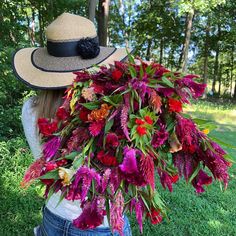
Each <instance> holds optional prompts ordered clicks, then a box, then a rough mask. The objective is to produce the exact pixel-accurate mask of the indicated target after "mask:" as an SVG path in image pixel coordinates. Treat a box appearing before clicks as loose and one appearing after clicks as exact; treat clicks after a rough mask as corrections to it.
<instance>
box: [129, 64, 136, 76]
mask: <svg viewBox="0 0 236 236" xmlns="http://www.w3.org/2000/svg"><path fill="white" fill-rule="evenodd" d="M129 71H130V74H131V77H132V78H135V77H136V76H137V72H136V70H135V68H134V67H133V66H129Z"/></svg>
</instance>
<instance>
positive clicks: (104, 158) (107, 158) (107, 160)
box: [97, 150, 118, 166]
mask: <svg viewBox="0 0 236 236" xmlns="http://www.w3.org/2000/svg"><path fill="white" fill-rule="evenodd" d="M97 159H98V160H99V161H100V162H101V163H102V164H104V165H106V166H117V165H118V162H117V160H116V157H114V156H112V155H110V154H109V153H105V152H104V151H103V150H101V151H99V152H98V154H97Z"/></svg>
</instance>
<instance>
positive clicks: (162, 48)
mask: <svg viewBox="0 0 236 236" xmlns="http://www.w3.org/2000/svg"><path fill="white" fill-rule="evenodd" d="M163 51H164V40H163V38H161V42H160V62H159V63H160V64H162V61H163Z"/></svg>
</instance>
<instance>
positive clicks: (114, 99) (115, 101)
mask: <svg viewBox="0 0 236 236" xmlns="http://www.w3.org/2000/svg"><path fill="white" fill-rule="evenodd" d="M102 100H103V101H105V102H107V103H110V104H111V105H112V106H115V107H117V106H118V105H119V104H120V103H121V102H122V95H121V94H116V95H113V96H104V97H103V98H102Z"/></svg>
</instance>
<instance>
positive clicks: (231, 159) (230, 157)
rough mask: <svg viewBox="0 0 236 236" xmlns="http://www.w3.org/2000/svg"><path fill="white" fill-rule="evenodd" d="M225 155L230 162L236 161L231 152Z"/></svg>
mask: <svg viewBox="0 0 236 236" xmlns="http://www.w3.org/2000/svg"><path fill="white" fill-rule="evenodd" d="M223 157H224V159H225V160H226V161H229V162H232V163H236V161H234V158H233V157H232V156H231V155H229V154H225V155H224V156H223Z"/></svg>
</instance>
